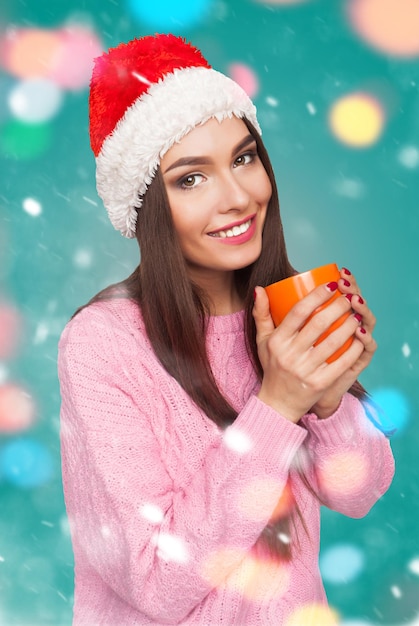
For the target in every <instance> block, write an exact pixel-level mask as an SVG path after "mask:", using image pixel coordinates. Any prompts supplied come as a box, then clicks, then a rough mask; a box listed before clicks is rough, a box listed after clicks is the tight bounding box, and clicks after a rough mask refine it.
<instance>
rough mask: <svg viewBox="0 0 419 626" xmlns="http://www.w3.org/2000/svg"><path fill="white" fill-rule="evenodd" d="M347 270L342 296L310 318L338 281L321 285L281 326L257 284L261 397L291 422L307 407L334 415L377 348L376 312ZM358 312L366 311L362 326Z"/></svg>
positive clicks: (342, 277)
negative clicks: (338, 352) (343, 317)
mask: <svg viewBox="0 0 419 626" xmlns="http://www.w3.org/2000/svg"><path fill="white" fill-rule="evenodd" d="M346 271H347V270H346ZM344 272H345V270H342V275H341V278H340V280H339V285H338V286H339V290H341V291H342V292H343V295H342V297H339V298H336V299H335V300H334V301H333V302H331V303H330V305H329V306H327V307H325V308H324V309H323V310H322V311H320V312H318V313H316V315H314V316H313V317H312V318H311V319H310V320H309V321H308V322H307V320H308V318H309V317H310V315H311V314H312V313H313V312H314V311H315V310H316V309H317V308H318V307H319V306H320V305H321V304H323V303H325V302H327V300H328V299H329V298H331V296H332V293H333V290H335V289H336V287H337V285H336V283H335V284H332V283H331V284H329V286H326V285H321V286H320V287H317V288H316V289H314V290H313V291H312V292H311V293H310V294H309V295H308V296H306V297H305V298H303V299H302V300H301V301H300V302H299V303H297V304H296V305H295V306H294V307H293V308H292V309H291V311H290V312H289V313H288V315H287V316H286V317H285V318H284V320H283V322H282V323H281V324H280V325H279V326H278V328H275V327H274V324H273V321H272V318H271V315H270V311H269V301H268V297H267V295H266V293H265V290H264V289H262V288H261V287H257V288H256V299H255V306H254V309H253V316H254V319H255V324H256V341H257V346H258V354H259V359H260V361H261V364H262V368H263V371H264V376H263V381H262V385H261V389H260V391H259V394H258V397H259V398H260V399H261V400H262V401H264V402H265V403H266V404H269V405H270V406H272V407H273V408H275V409H276V410H277V411H278V412H279V413H281V414H282V415H283V416H284V417H286V418H287V419H289V420H291V421H293V422H298V420H299V419H300V418H301V417H302V416H303V415H304V414H305V413H307V412H308V411H309V410H313V411H315V412H316V413H317V415H318V416H319V417H328V416H329V415H331V414H332V413H333V412H334V411H335V410H336V409H337V407H338V406H339V403H340V400H341V398H342V395H343V394H344V393H345V392H346V391H347V390H348V389H349V388H350V387H351V386H352V384H353V383H354V382H355V380H356V379H357V377H358V375H359V373H360V372H361V371H362V370H363V369H364V368H365V367H366V366H367V365H368V363H369V362H370V360H371V358H372V355H373V353H374V351H375V348H376V344H375V341H374V340H373V339H372V336H371V332H372V329H373V327H374V325H375V319H374V316H373V315H372V313H371V312H370V311H369V309H368V307H367V306H366V304H365V302H364V301H363V300H362V299H361V300H359V297H358V295H359V289H358V286H357V284H356V282H355V279H354V278H353V277H352V275H351V274H345V273H344ZM353 294H355V295H353ZM351 296H352V297H351ZM351 308H353V310H354V311H355V313H354V314H353V315H350V316H349V317H348V319H346V320H345V322H344V323H343V324H342V325H341V326H340V327H339V328H337V329H336V330H335V331H334V332H333V333H331V334H330V335H329V336H328V337H327V338H326V339H325V340H324V341H322V342H321V343H320V344H318V345H317V346H315V347H314V345H313V344H314V343H315V342H316V340H317V339H318V338H319V337H320V336H321V335H322V333H323V332H324V331H325V330H327V328H329V327H330V325H331V324H332V322H333V321H335V320H336V319H338V318H339V317H340V316H341V315H343V314H344V313H345V312H347V311H349V310H351ZM355 315H357V317H355ZM359 315H362V325H361V323H360V319H359ZM352 335H355V337H354V341H353V343H352V345H351V346H350V348H349V349H348V350H347V351H346V352H345V353H344V354H342V355H341V356H340V357H339V358H338V359H337V360H336V361H334V362H332V363H330V364H328V363H327V362H326V359H327V358H328V357H329V356H331V355H332V354H333V353H334V352H335V351H336V350H337V349H338V348H339V347H340V346H342V345H343V344H344V343H345V341H346V340H347V339H348V338H349V337H351V336H352Z"/></svg>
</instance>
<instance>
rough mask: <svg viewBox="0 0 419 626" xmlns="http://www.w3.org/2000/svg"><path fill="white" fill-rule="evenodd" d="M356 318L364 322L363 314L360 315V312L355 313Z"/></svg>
mask: <svg viewBox="0 0 419 626" xmlns="http://www.w3.org/2000/svg"><path fill="white" fill-rule="evenodd" d="M354 318H355V319H356V320H358V322H362V315H360V314H359V313H355V315H354Z"/></svg>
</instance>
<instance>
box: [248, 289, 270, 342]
mask: <svg viewBox="0 0 419 626" xmlns="http://www.w3.org/2000/svg"><path fill="white" fill-rule="evenodd" d="M252 313H253V319H254V320H255V325H256V338H257V340H258V341H259V340H260V339H262V338H263V337H266V336H267V335H270V334H271V333H272V331H273V330H275V324H274V323H273V321H272V317H271V312H270V310H269V299H268V296H267V294H266V291H265V290H264V288H263V287H255V304H254V306H253V311H252Z"/></svg>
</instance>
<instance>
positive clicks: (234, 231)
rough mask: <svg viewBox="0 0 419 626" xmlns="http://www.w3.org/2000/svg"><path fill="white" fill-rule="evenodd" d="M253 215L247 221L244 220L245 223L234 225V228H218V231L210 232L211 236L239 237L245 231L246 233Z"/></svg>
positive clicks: (223, 237) (222, 237)
mask: <svg viewBox="0 0 419 626" xmlns="http://www.w3.org/2000/svg"><path fill="white" fill-rule="evenodd" d="M252 219H253V218H252V217H251V218H250V219H248V220H247V222H243V224H240V226H233V228H228V229H227V230H217V232H216V233H208V234H209V236H210V237H219V238H221V239H226V238H229V237H238V236H239V235H243V234H244V233H246V232H247V231H248V230H249V228H250V226H251V224H252Z"/></svg>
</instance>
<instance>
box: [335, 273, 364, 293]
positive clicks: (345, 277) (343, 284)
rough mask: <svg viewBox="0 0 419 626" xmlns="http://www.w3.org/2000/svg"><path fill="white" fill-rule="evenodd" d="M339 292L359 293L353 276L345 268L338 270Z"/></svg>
mask: <svg viewBox="0 0 419 626" xmlns="http://www.w3.org/2000/svg"><path fill="white" fill-rule="evenodd" d="M338 285H339V291H341V292H342V293H356V294H357V293H359V292H360V289H359V287H358V283H357V282H356V280H355V276H354V275H353V274H352V272H350V271H349V270H348V269H347V268H346V267H342V269H341V270H340V279H339V280H338Z"/></svg>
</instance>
